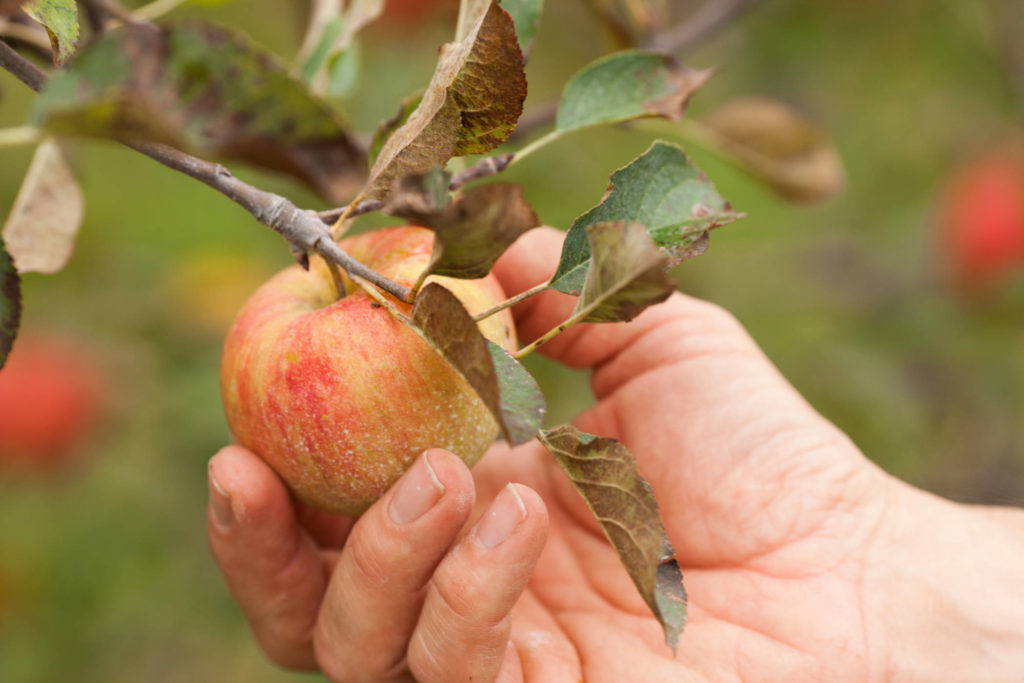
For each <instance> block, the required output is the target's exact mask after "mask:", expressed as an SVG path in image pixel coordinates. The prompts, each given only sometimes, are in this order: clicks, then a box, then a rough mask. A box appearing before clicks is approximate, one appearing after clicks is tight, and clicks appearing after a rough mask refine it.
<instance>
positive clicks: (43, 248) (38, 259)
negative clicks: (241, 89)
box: [3, 138, 85, 273]
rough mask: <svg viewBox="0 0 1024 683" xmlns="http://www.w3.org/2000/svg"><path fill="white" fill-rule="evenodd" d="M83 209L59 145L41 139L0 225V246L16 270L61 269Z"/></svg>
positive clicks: (72, 248) (71, 173) (80, 197)
mask: <svg viewBox="0 0 1024 683" xmlns="http://www.w3.org/2000/svg"><path fill="white" fill-rule="evenodd" d="M84 208H85V207H84V199H83V197H82V188H81V187H79V185H78V181H77V180H75V175H74V172H73V171H72V170H71V167H70V166H68V162H67V161H66V160H65V159H64V154H63V152H61V149H60V145H59V144H58V143H57V141H56V140H54V139H53V138H47V139H45V140H43V142H42V143H40V145H39V148H38V149H37V150H36V153H35V156H34V157H33V158H32V163H31V164H30V165H29V168H28V173H27V174H26V175H25V180H24V181H23V182H22V184H21V189H20V190H19V191H18V196H17V197H16V198H15V200H14V206H13V207H11V213H10V215H8V216H7V222H6V223H4V229H3V236H4V242H5V243H6V244H7V251H8V252H9V253H10V255H11V258H12V259H13V260H14V265H15V266H16V267H17V269H18V272H19V273H27V272H30V271H34V272H38V273H56V272H57V271H58V270H60V269H61V268H63V267H64V265H65V264H66V263H67V262H68V259H69V258H71V252H72V251H74V248H75V236H76V235H77V234H78V229H79V228H80V227H81V225H82V215H83V212H84Z"/></svg>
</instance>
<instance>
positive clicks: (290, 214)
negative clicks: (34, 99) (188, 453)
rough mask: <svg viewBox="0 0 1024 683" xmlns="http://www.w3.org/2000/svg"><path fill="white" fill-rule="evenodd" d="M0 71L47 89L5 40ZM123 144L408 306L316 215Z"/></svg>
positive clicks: (172, 154) (219, 171)
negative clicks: (341, 244) (210, 190)
mask: <svg viewBox="0 0 1024 683" xmlns="http://www.w3.org/2000/svg"><path fill="white" fill-rule="evenodd" d="M0 66H2V67H3V68H5V69H7V70H8V71H10V72H11V73H13V74H14V75H15V76H17V77H18V78H19V79H20V80H21V81H22V82H23V83H25V84H26V85H28V86H29V87H30V88H32V89H33V90H35V91H37V92H38V91H39V90H42V88H43V86H44V85H46V74H45V73H43V71H42V70H40V69H39V68H38V67H36V66H35V65H33V64H32V63H31V62H29V61H28V60H26V59H25V58H24V57H22V56H21V55H19V54H18V53H17V52H15V51H14V50H13V49H11V47H10V46H9V45H7V44H6V43H5V42H3V41H0ZM120 142H121V143H122V144H123V145H125V146H127V147H130V148H131V149H134V150H135V151H137V152H140V153H142V154H145V155H146V156H148V157H149V158H151V159H153V160H154V161H157V162H159V163H161V164H163V165H164V166H167V167H168V168H171V169H174V170H175V171H180V172H181V173H184V174H185V175H187V176H189V177H191V178H195V179H196V180H198V181H200V182H202V183H205V184H206V185H209V186H210V187H212V188H213V189H215V190H217V191H218V192H220V193H221V194H223V195H224V196H226V197H227V198H228V199H230V200H232V201H234V202H235V203H236V204H239V205H240V206H242V207H244V208H245V209H246V210H247V211H248V212H249V213H251V214H252V215H253V216H254V217H255V218H256V220H258V221H259V222H260V223H262V224H263V225H265V226H267V227H268V228H270V229H271V230H274V231H275V232H277V233H278V234H280V235H281V236H282V237H284V238H285V239H286V240H288V243H289V244H291V245H292V247H293V250H299V251H300V252H302V253H305V252H309V251H312V252H316V253H317V254H320V256H322V257H323V258H324V259H326V260H327V261H328V262H329V263H336V264H338V265H339V266H341V267H342V268H344V269H345V272H347V273H348V274H349V275H354V276H357V277H361V278H363V279H364V280H367V281H368V282H372V283H373V284H374V285H376V286H377V287H380V288H381V289H383V290H384V291H386V292H388V293H389V294H392V295H394V296H396V297H398V298H399V299H401V300H402V301H408V298H409V295H410V292H409V289H408V288H407V287H403V286H402V285H400V284H398V283H397V282H392V281H391V280H389V279H387V278H386V277H384V276H383V275H381V274H380V273H378V272H376V271H374V270H371V269H370V268H367V267H366V266H364V265H363V264H362V263H359V262H358V261H356V260H355V259H353V258H352V257H351V256H349V255H348V254H347V253H345V251H344V250H342V249H341V247H339V246H338V245H337V244H335V242H334V240H333V239H332V238H331V233H330V230H328V228H327V226H326V225H325V224H324V222H323V221H322V220H321V219H320V216H318V215H317V213H316V212H315V211H303V210H301V209H299V208H298V207H296V206H295V205H294V204H292V203H291V202H290V201H289V200H287V199H285V198H284V197H282V196H280V195H276V194H273V193H271V192H267V191H265V190H261V189H259V188H257V187H253V186H252V185H249V184H248V183H246V182H243V181H241V180H239V179H238V178H236V177H235V176H233V175H232V174H231V172H230V171H228V170H227V169H226V168H224V167H223V166H221V165H220V164H214V163H211V162H209V161H205V160H203V159H199V158H197V157H194V156H192V155H190V154H186V153H184V152H182V151H180V150H177V149H174V148H173V147H168V146H167V145H160V144H156V143H153V142H131V141H127V140H121V141H120Z"/></svg>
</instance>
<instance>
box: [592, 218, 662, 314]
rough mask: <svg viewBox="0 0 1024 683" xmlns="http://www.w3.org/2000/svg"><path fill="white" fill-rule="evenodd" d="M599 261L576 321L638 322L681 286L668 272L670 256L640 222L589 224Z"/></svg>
mask: <svg viewBox="0 0 1024 683" xmlns="http://www.w3.org/2000/svg"><path fill="white" fill-rule="evenodd" d="M587 239H588V240H589V241H590V252H591V258H592V260H593V262H592V265H591V267H590V270H589V271H588V272H587V280H586V282H584V284H583V291H582V292H581V293H580V298H579V301H577V302H576V309H575V310H574V311H573V316H572V318H573V321H574V322H585V323H605V322H620V321H626V320H632V319H633V318H635V317H636V316H637V315H639V314H640V312H641V311H643V310H644V309H645V308H647V307H648V306H653V305H654V304H657V303H661V302H662V301H664V300H665V299H667V298H668V297H669V296H670V295H671V294H672V292H674V291H675V290H676V283H675V282H674V281H673V280H671V279H670V278H669V277H668V275H666V273H665V271H666V270H667V268H668V259H667V258H666V257H665V255H664V254H662V252H661V250H660V249H659V248H658V246H657V245H656V244H655V243H654V240H652V239H651V236H650V235H648V234H647V228H645V227H644V226H643V225H641V224H639V223H627V222H626V221H615V222H608V223H595V224H594V225H588V226H587Z"/></svg>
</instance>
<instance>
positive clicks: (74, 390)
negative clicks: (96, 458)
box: [0, 331, 105, 471]
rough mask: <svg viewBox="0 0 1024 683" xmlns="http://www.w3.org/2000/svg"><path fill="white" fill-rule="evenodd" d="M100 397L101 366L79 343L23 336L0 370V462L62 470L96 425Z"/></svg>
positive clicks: (23, 467)
mask: <svg viewBox="0 0 1024 683" xmlns="http://www.w3.org/2000/svg"><path fill="white" fill-rule="evenodd" d="M104 395H105V391H104V381H103V377H102V373H101V371H100V368H99V366H98V364H97V362H96V360H95V359H94V358H93V357H92V356H90V355H89V354H88V353H86V352H85V351H84V350H83V349H82V347H81V344H78V343H76V342H74V341H73V340H71V339H67V338H64V337H62V336H60V335H56V334H53V333H49V334H41V333H33V332H31V331H30V332H27V333H24V332H23V333H22V334H21V335H19V337H18V339H16V340H15V343H14V348H13V349H12V350H11V354H10V357H9V358H8V359H7V364H6V365H5V366H4V368H3V370H0V463H2V464H3V465H4V466H5V467H6V468H8V469H19V470H36V471H43V470H53V469H55V468H56V469H60V468H61V467H63V466H66V465H67V464H69V463H70V462H72V461H73V460H74V458H75V456H76V455H77V454H78V453H79V452H80V450H81V448H82V446H83V445H84V444H85V442H86V441H87V439H88V437H89V436H90V435H91V433H92V431H93V429H94V427H95V426H96V424H97V422H98V418H99V417H100V413H101V408H102V403H103V399H104Z"/></svg>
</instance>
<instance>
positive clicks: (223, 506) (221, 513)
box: [206, 460, 235, 528]
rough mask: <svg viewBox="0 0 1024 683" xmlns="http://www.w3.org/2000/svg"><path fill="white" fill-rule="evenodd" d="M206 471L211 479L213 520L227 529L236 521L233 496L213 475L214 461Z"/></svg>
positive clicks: (211, 461)
mask: <svg viewBox="0 0 1024 683" xmlns="http://www.w3.org/2000/svg"><path fill="white" fill-rule="evenodd" d="M206 471H207V473H208V475H209V477H210V507H212V508H213V518H214V519H215V520H216V521H217V524H218V525H220V526H221V527H224V528H227V527H229V526H231V523H232V522H233V521H235V514H234V513H233V512H232V511H231V496H229V495H228V492H227V491H225V490H224V487H223V486H221V485H220V482H219V481H217V477H216V475H214V473H213V460H210V464H209V465H207V466H206Z"/></svg>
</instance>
